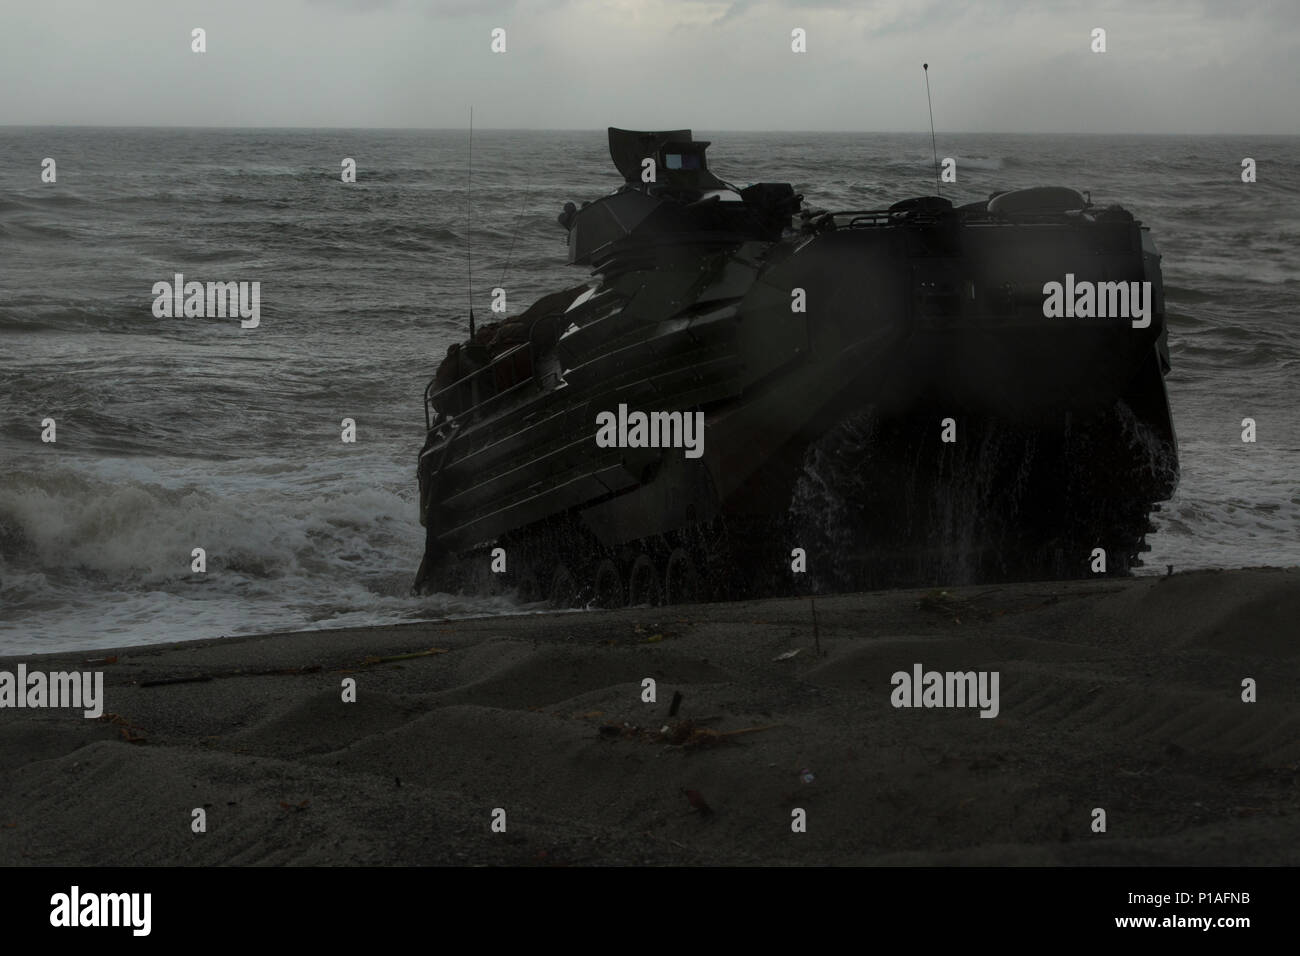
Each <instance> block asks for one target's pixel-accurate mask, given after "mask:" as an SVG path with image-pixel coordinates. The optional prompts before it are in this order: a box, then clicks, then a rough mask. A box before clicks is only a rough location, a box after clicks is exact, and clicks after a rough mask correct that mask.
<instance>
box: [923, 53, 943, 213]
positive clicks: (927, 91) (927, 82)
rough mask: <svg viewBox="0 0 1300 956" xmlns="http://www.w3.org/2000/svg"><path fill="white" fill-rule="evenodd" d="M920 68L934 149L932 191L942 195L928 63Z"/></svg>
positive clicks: (931, 141)
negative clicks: (923, 74)
mask: <svg viewBox="0 0 1300 956" xmlns="http://www.w3.org/2000/svg"><path fill="white" fill-rule="evenodd" d="M921 69H922V70H924V71H925V105H926V106H928V107H929V108H930V149H932V150H933V151H934V191H935V194H936V195H938V196H942V195H943V190H941V189H940V188H939V147H938V146H936V145H935V142H934V107H933V106H932V105H931V104H930V64H929V63H922V64H921Z"/></svg>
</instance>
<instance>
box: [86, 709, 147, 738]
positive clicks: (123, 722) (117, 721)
mask: <svg viewBox="0 0 1300 956" xmlns="http://www.w3.org/2000/svg"><path fill="white" fill-rule="evenodd" d="M98 719H99V720H103V721H106V722H107V723H110V724H114V725H116V727H117V732H118V734H119V735H120V736H121V738H122V739H123V740H125V741H126V742H127V743H128V744H146V743H148V742H149V740H148V738H147V736H146V735H145V731H144V728H143V727H137V726H136V725H135V724H133V723H131V721H129V720H127V719H126V718H125V717H123V716H122V715H121V714H112V713H109V714H101V715H100V716H99V718H98Z"/></svg>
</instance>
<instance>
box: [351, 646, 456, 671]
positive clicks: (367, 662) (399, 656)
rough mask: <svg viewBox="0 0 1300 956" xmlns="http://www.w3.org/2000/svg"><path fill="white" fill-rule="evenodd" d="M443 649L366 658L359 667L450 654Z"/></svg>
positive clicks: (435, 648)
mask: <svg viewBox="0 0 1300 956" xmlns="http://www.w3.org/2000/svg"><path fill="white" fill-rule="evenodd" d="M450 653H451V651H449V650H448V649H447V648H445V647H431V648H429V649H428V650H427V651H413V652H412V653H410V654H390V655H388V656H387V657H367V658H366V659H365V660H364V661H362V662H361V666H363V667H368V666H369V665H371V664H388V663H391V662H393V661H413V660H415V659H416V658H417V657H433V656H434V655H436V654H450Z"/></svg>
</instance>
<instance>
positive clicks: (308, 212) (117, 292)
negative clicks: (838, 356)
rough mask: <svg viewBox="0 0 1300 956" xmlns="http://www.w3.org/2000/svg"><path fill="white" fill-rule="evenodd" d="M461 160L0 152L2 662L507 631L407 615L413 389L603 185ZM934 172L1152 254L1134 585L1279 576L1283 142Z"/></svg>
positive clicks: (949, 148)
mask: <svg viewBox="0 0 1300 956" xmlns="http://www.w3.org/2000/svg"><path fill="white" fill-rule="evenodd" d="M695 132H696V136H697V138H705V139H710V140H712V141H713V146H712V147H711V148H710V153H709V155H710V165H711V167H712V168H713V170H714V171H715V172H717V173H718V174H719V175H720V176H721V177H722V178H723V179H726V180H729V181H731V182H735V183H737V184H738V185H742V186H743V185H745V184H747V183H750V182H760V181H776V182H791V183H793V184H794V186H795V189H796V191H798V192H801V193H803V194H804V196H805V199H806V201H807V202H808V203H810V204H812V205H816V206H820V207H823V208H878V207H882V206H885V205H888V204H890V203H892V202H894V201H896V200H898V199H902V198H905V197H908V196H913V195H922V194H926V193H928V192H931V191H932V189H933V185H934V183H933V161H932V158H931V151H930V137H929V134H928V133H927V134H879V133H854V134H829V133H807V134H797V133H753V132H745V133H726V132H710V131H708V130H696V131H695ZM473 143H474V150H473V175H472V185H473V189H472V195H471V198H470V199H469V200H468V201H467V190H466V185H467V166H466V159H467V135H466V132H465V131H463V130H445V131H415V130H410V131H401V130H391V131H382V130H379V131H377V130H259V129H249V130H235V129H115V128H15V127H9V128H0V653H41V652H50V651H61V650H70V649H95V648H112V647H118V646H123V645H127V644H141V643H153V642H163V641H176V640H187V639H200V638H215V637H221V636H226V635H236V634H250V633H259V632H267V631H273V630H291V629H292V630H305V629H315V628H330V627H344V626H357V625H373V624H386V623H396V622H403V621H413V620H421V619H429V618H443V617H447V616H457V615H471V614H508V613H521V612H527V611H528V610H529V608H527V607H520V606H517V605H516V604H514V603H513V602H512V600H511V599H510V598H509V597H508V596H494V597H461V596H452V595H431V596H426V597H420V598H415V597H411V596H410V594H409V588H410V585H411V582H412V579H413V577H414V574H415V571H416V568H417V566H418V565H419V562H420V556H421V554H422V550H423V529H422V528H421V527H420V525H419V522H418V519H417V506H416V498H415V491H416V480H415V463H416V455H417V453H418V451H419V448H420V445H421V443H422V441H423V426H424V418H423V411H422V393H423V389H424V386H425V384H426V382H427V381H428V380H429V378H430V377H431V376H432V375H433V372H434V370H435V368H436V366H437V364H438V361H439V360H440V359H441V357H442V355H443V354H444V352H445V350H446V347H447V345H448V344H449V343H451V342H453V341H458V340H460V339H462V338H463V337H464V335H465V331H466V325H467V310H468V307H469V304H470V292H469V290H470V284H471V283H470V275H471V273H472V276H473V281H472V288H473V302H474V307H475V311H476V314H478V315H479V316H481V317H488V316H489V315H490V313H489V304H490V299H491V290H492V289H493V288H494V287H497V286H501V287H503V288H505V289H506V290H507V307H508V312H509V314H512V315H513V314H517V313H518V312H519V311H522V309H523V308H524V307H526V306H527V305H528V304H530V303H531V302H532V301H533V300H534V299H535V298H537V297H538V296H540V295H542V294H544V293H546V292H549V291H554V290H557V289H560V288H563V287H565V286H569V285H574V284H577V283H578V282H580V281H582V279H583V278H584V277H585V275H586V273H585V271H584V270H580V269H576V268H573V267H570V266H567V265H565V234H564V231H563V229H561V227H560V226H559V225H558V224H557V222H556V219H555V217H556V214H557V213H558V212H559V211H560V209H561V207H562V206H563V204H564V203H565V202H566V201H569V200H571V201H573V202H575V203H579V204H580V203H581V202H582V201H583V200H590V199H596V198H598V197H599V196H602V195H604V194H605V193H608V192H610V191H612V190H613V189H615V188H616V187H617V186H618V185H619V183H620V179H619V177H618V175H617V173H616V172H615V171H614V169H613V166H612V164H611V163H610V160H609V155H608V152H607V148H606V141H605V133H604V131H603V130H600V131H580V132H535V131H491V130H489V131H479V132H476V133H475V134H474V141H473ZM938 148H939V155H940V157H945V156H952V157H954V158H956V160H957V172H958V182H957V183H956V184H954V185H949V186H947V187H945V194H946V195H948V196H949V197H950V198H953V199H954V200H955V201H956V202H959V203H960V202H965V201H971V200H974V199H979V198H983V197H985V196H986V195H987V194H988V193H989V192H991V191H993V190H995V189H1010V188H1017V187H1024V186H1032V185H1064V186H1070V187H1073V188H1076V189H1080V190H1089V191H1090V192H1091V197H1092V199H1093V201H1094V202H1099V203H1105V202H1119V203H1121V204H1123V205H1124V206H1125V207H1126V208H1128V209H1129V210H1130V211H1132V212H1133V213H1134V214H1135V215H1136V216H1137V217H1138V218H1139V219H1141V220H1142V221H1143V222H1144V223H1145V224H1146V225H1148V226H1150V227H1151V229H1152V232H1153V235H1154V237H1155V239H1156V242H1157V244H1158V246H1159V248H1160V250H1161V252H1162V253H1163V254H1164V262H1163V266H1164V277H1165V282H1166V290H1165V291H1166V296H1167V307H1168V312H1169V320H1170V335H1169V342H1170V351H1171V355H1172V361H1173V372H1172V374H1171V375H1170V376H1169V378H1168V379H1167V384H1168V388H1169V391H1170V398H1171V403H1172V406H1173V412H1174V420H1175V424H1176V427H1177V430H1178V436H1179V441H1180V454H1181V461H1182V477H1181V484H1180V487H1179V489H1178V492H1177V494H1176V496H1175V498H1174V499H1173V501H1172V502H1169V503H1167V504H1165V505H1164V507H1163V510H1162V511H1161V512H1160V513H1158V514H1157V515H1155V519H1154V520H1155V523H1156V524H1157V526H1158V530H1157V532H1156V533H1155V534H1153V535H1150V536H1148V543H1149V544H1150V545H1151V546H1152V550H1151V552H1150V553H1149V554H1147V555H1146V556H1145V560H1146V562H1147V565H1148V566H1147V568H1145V569H1143V571H1144V573H1160V574H1163V573H1165V568H1166V565H1173V566H1174V567H1175V568H1176V569H1177V570H1190V569H1195V568H1209V567H1241V566H1252V565H1295V564H1298V563H1300V491H1298V490H1297V480H1298V476H1300V419H1298V418H1297V415H1296V409H1297V404H1298V403H1297V386H1298V385H1300V315H1297V309H1296V304H1295V302H1296V297H1297V295H1300V269H1298V268H1297V262H1300V137H1204V136H1195V137H1192V136H1108V137H1097V136H1059V135H1041V136H1023V135H1016V136H1011V135H992V134H989V135H984V134H980V135H976V134H958V135H953V134H943V135H941V136H940V137H939V143H938ZM46 157H49V158H52V159H54V160H55V163H56V166H55V170H56V175H57V180H56V182H54V183H45V182H42V180H41V172H42V161H43V160H44V159H45V158H46ZM1245 157H1250V158H1253V159H1254V160H1255V161H1256V164H1257V177H1258V180H1257V182H1254V183H1243V182H1242V181H1241V162H1242V159H1243V158H1245ZM345 158H352V159H354V160H355V161H356V182H355V183H346V184H345V183H343V182H341V180H340V172H341V168H342V167H341V163H342V161H343V160H344V159H345ZM467 230H469V231H470V233H471V239H472V242H471V243H470V246H469V248H470V249H472V254H471V256H470V257H469V259H468V260H467V243H466V234H467ZM177 273H180V274H182V275H183V276H184V278H185V281H200V282H208V281H221V282H229V281H248V282H253V281H257V282H260V324H259V325H258V327H257V328H248V329H245V328H242V327H241V323H240V321H239V320H238V319H237V318H215V319H207V318H186V317H170V318H169V317H162V318H159V317H156V316H155V315H154V310H153V307H154V300H155V295H154V293H153V291H152V290H153V286H154V284H155V283H158V282H171V281H173V278H174V276H175V274H177ZM1247 417H1249V418H1253V419H1254V420H1255V422H1256V428H1257V441H1256V442H1254V443H1245V442H1243V441H1242V440H1241V433H1242V420H1243V419H1244V418H1247ZM348 418H350V419H352V420H353V421H354V422H355V429H356V441H355V442H354V443H345V442H343V441H342V440H341V433H342V422H343V420H344V419H348ZM46 419H53V420H54V422H55V428H56V433H55V437H56V441H54V442H52V443H50V442H43V441H42V432H43V431H44V430H45V427H44V426H43V424H42V423H43V422H44V421H45V420H46ZM195 548H203V549H204V551H205V553H206V562H207V571H206V573H204V574H196V573H193V572H192V571H191V561H192V553H193V549H195Z"/></svg>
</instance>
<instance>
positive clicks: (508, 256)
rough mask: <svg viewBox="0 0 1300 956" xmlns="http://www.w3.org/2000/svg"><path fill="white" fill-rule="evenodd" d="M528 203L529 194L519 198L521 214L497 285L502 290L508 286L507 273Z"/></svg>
mask: <svg viewBox="0 0 1300 956" xmlns="http://www.w3.org/2000/svg"><path fill="white" fill-rule="evenodd" d="M527 201H528V193H524V194H523V195H522V196H520V197H519V214H518V215H517V216H515V231H514V232H513V233H511V234H510V251H509V252H508V253H506V264H505V265H503V266H502V267H501V281H500V282H498V283H497V285H499V286H501V287H502V288H504V287H505V284H506V271H507V270H508V269H509V268H510V259H511V257H512V256H513V255H514V254H515V240H516V239H518V238H519V221H520V220H521V219H523V218H524V203H526V202H527Z"/></svg>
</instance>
